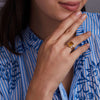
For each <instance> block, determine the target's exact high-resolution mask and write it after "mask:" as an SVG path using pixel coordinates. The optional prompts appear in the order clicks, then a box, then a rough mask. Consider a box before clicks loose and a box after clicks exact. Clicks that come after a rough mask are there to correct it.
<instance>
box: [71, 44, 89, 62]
mask: <svg viewBox="0 0 100 100" xmlns="http://www.w3.org/2000/svg"><path fill="white" fill-rule="evenodd" d="M88 48H89V43H87V44H85V45H83V46H81V47H78V48H77V49H76V50H75V51H73V52H72V53H71V58H72V59H73V60H74V61H75V60H76V59H77V58H78V57H79V56H80V55H81V54H82V53H84V52H85V51H86V50H87V49H88Z"/></svg>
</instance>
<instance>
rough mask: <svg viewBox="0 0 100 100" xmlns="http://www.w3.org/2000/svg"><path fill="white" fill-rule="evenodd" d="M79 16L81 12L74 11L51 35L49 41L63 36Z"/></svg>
mask: <svg viewBox="0 0 100 100" xmlns="http://www.w3.org/2000/svg"><path fill="white" fill-rule="evenodd" d="M81 14H82V13H81V11H76V12H74V13H72V14H71V15H70V16H69V17H68V18H67V19H65V20H64V21H63V22H62V23H61V24H60V25H59V26H58V28H57V29H56V30H55V31H54V32H53V34H52V35H51V37H52V39H51V40H56V39H58V38H59V37H60V36H61V34H63V33H64V32H65V31H66V29H67V28H69V27H70V26H71V25H72V24H73V23H74V22H75V21H76V20H78V19H79V17H80V16H81Z"/></svg>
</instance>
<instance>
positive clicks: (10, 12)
mask: <svg viewBox="0 0 100 100" xmlns="http://www.w3.org/2000/svg"><path fill="white" fill-rule="evenodd" d="M0 15H1V18H0V46H2V45H3V46H5V47H6V48H7V49H9V50H10V51H12V52H14V51H15V49H14V46H15V45H14V41H15V37H16V36H17V35H20V36H21V31H22V30H24V29H25V28H26V27H27V25H28V24H29V17H30V0H7V1H6V3H5V5H4V7H3V8H2V9H1V14H0ZM9 43H10V44H11V47H10V46H9Z"/></svg>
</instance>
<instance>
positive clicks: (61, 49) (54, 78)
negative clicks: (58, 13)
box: [30, 12, 90, 100]
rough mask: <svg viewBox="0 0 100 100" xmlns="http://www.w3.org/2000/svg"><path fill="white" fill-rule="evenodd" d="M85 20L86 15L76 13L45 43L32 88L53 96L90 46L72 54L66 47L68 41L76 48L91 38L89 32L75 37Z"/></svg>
mask: <svg viewBox="0 0 100 100" xmlns="http://www.w3.org/2000/svg"><path fill="white" fill-rule="evenodd" d="M85 19H86V15H85V14H81V13H79V12H78V13H77V12H74V13H73V14H72V15H70V16H69V17H68V18H67V19H66V20H64V21H63V22H62V23H61V25H60V26H59V27H58V28H57V29H56V30H55V31H54V32H53V33H52V34H51V35H50V36H49V37H48V38H47V39H46V40H45V41H44V42H43V44H42V45H41V47H40V49H39V52H38V58H37V65H36V69H35V73H34V76H33V79H32V81H31V83H30V87H34V89H36V90H37V91H38V92H39V93H40V91H43V93H44V94H45V93H46V95H48V94H49V93H50V92H51V94H52V95H53V93H54V91H55V90H56V88H57V87H58V85H59V84H60V82H62V81H63V80H64V78H65V76H66V75H67V74H68V72H69V71H70V69H71V68H72V66H73V64H74V62H75V60H76V59H77V58H78V57H79V56H80V55H81V54H82V53H83V52H85V51H86V50H87V49H88V47H89V44H85V45H83V46H81V47H79V48H78V49H76V50H74V51H73V52H72V50H71V48H69V47H67V46H66V43H67V42H68V41H72V42H73V43H74V46H75V47H76V46H77V45H78V44H80V43H81V42H82V41H84V40H86V39H87V38H88V37H89V36H90V34H89V33H90V32H87V33H88V34H87V33H84V34H82V35H80V36H76V37H73V36H74V34H75V32H76V30H77V28H78V27H79V26H80V25H81V24H82V23H83V21H84V20H85ZM72 37H73V38H72ZM34 89H33V90H34ZM41 100H42V99H41ZM48 100H49V99H48Z"/></svg>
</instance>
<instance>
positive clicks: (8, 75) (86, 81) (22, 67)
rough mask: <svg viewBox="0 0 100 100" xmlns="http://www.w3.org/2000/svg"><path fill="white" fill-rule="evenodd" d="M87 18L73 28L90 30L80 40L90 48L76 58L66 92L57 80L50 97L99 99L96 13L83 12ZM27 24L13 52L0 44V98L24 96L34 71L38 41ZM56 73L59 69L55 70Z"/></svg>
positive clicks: (79, 31) (99, 43)
mask: <svg viewBox="0 0 100 100" xmlns="http://www.w3.org/2000/svg"><path fill="white" fill-rule="evenodd" d="M85 13H86V14H87V19H86V20H85V21H84V22H83V24H82V25H81V26H80V27H79V28H78V29H77V34H76V35H77V36H78V35H80V34H83V33H85V32H87V31H91V33H92V34H91V37H89V38H88V39H87V40H85V41H83V42H82V43H80V44H79V45H78V46H77V47H76V49H77V48H78V47H79V46H82V45H84V44H85V43H90V48H89V49H88V50H87V51H86V52H84V53H83V54H82V55H80V57H79V58H78V59H77V60H76V62H75V64H74V76H73V80H72V83H71V88H70V94H69V96H67V93H66V91H65V89H64V87H63V84H62V83H60V84H59V86H58V88H57V90H56V91H55V93H54V95H53V100H99V99H100V14H98V13H87V12H85ZM42 42H43V41H42V40H40V39H39V38H38V37H37V36H36V35H35V34H34V33H33V32H32V31H31V29H30V28H29V27H27V28H26V29H25V30H23V32H22V39H20V37H19V36H17V37H16V40H15V48H16V52H18V53H21V55H15V54H12V53H11V52H10V51H8V50H7V49H6V48H5V47H4V46H2V47H0V100H25V96H26V93H27V89H28V86H29V83H30V80H31V79H32V76H33V75H34V70H35V66H36V61H37V54H38V50H39V47H40V46H41V44H42ZM58 74H59V73H58Z"/></svg>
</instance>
